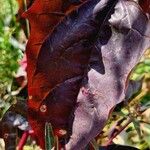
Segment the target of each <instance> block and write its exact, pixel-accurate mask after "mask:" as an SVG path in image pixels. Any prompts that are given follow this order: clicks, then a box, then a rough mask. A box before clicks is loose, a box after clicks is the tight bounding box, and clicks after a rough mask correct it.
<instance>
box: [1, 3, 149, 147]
mask: <svg viewBox="0 0 150 150" xmlns="http://www.w3.org/2000/svg"><path fill="white" fill-rule="evenodd" d="M17 12H18V4H17V1H16V0H0V119H2V117H3V115H4V114H5V112H6V111H7V110H8V108H9V107H10V106H11V105H12V104H14V103H16V101H17V100H18V99H20V100H24V97H20V96H18V93H19V92H18V90H19V85H18V84H16V83H15V78H16V76H17V74H18V68H19V65H20V60H21V59H22V58H23V55H24V51H25V44H26V42H27V39H26V36H25V34H24V31H23V30H22V29H21V25H20V23H19V21H18V20H17ZM131 79H133V80H138V81H137V82H138V83H140V84H141V85H142V87H141V89H140V88H139V91H138V92H136V94H135V95H133V96H132V98H130V101H129V102H127V103H126V104H123V105H119V106H118V107H117V108H116V109H115V111H114V112H113V114H112V116H111V117H110V119H109V121H108V123H107V125H106V127H105V128H104V130H103V132H102V133H101V134H100V135H99V137H98V138H97V143H98V144H100V145H101V144H103V145H105V144H106V143H109V142H110V143H111V142H112V141H113V142H114V143H116V144H122V145H131V146H135V147H137V148H139V149H142V150H144V149H150V50H147V51H146V53H145V55H144V56H143V57H142V59H141V61H140V63H139V64H138V65H137V67H136V68H135V69H134V70H133V72H132V74H131ZM131 93H132V92H131ZM121 131H122V132H121ZM110 137H113V138H112V139H111V138H110ZM2 149H4V142H3V140H2V139H0V150H2ZM24 149H30V150H32V149H35V143H34V142H30V140H29V142H27V144H26V147H25V148H24Z"/></svg>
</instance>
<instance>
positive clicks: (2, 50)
mask: <svg viewBox="0 0 150 150" xmlns="http://www.w3.org/2000/svg"><path fill="white" fill-rule="evenodd" d="M17 9H18V5H17V2H16V0H0V117H1V116H2V114H3V113H4V112H5V111H6V110H7V109H8V107H9V106H10V103H12V102H13V101H14V97H13V96H12V95H11V91H12V90H13V89H12V81H13V78H14V74H15V73H16V71H17V69H18V66H19V64H18V62H19V60H20V58H21V57H22V52H21V50H20V49H19V48H18V46H17V42H16V41H19V38H20V37H19V35H20V30H21V29H20V25H19V23H18V22H17V21H16V17H15V16H16V13H17ZM6 95H7V96H6Z"/></svg>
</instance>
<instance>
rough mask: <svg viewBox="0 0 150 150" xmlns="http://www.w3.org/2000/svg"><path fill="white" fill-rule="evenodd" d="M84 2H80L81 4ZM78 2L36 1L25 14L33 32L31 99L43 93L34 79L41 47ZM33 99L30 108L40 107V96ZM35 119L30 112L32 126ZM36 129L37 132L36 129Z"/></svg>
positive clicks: (30, 45)
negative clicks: (34, 84)
mask: <svg viewBox="0 0 150 150" xmlns="http://www.w3.org/2000/svg"><path fill="white" fill-rule="evenodd" d="M83 1H84V0H83ZM83 1H80V3H81V2H83ZM20 2H22V1H20ZM27 2H28V1H27ZM76 2H77V1H71V0H35V1H34V2H33V4H32V5H31V7H29V9H28V10H27V11H26V12H25V13H24V14H23V16H24V17H26V18H28V19H29V22H30V30H31V34H30V37H29V39H28V43H27V47H26V54H27V65H28V67H27V76H28V89H29V90H28V93H29V98H32V97H33V96H32V95H34V92H37V93H38V94H39V93H40V92H41V91H39V90H38V88H36V89H34V87H33V78H34V76H33V74H34V71H35V65H36V61H37V56H38V53H39V50H40V48H41V45H42V43H43V41H44V39H45V37H46V36H47V35H48V34H50V33H51V32H52V31H53V29H54V27H55V26H56V25H57V24H58V23H59V22H60V20H62V18H64V16H65V15H66V14H68V13H69V12H70V11H72V10H73V9H75V8H77V7H78V5H77V3H76ZM80 3H79V4H80ZM27 5H28V3H27ZM20 6H21V8H20V12H22V7H23V4H22V3H20ZM38 82H39V83H40V82H42V81H40V79H39V81H38ZM78 89H79V88H78ZM41 94H43V93H41ZM33 98H34V99H33V100H32V99H30V100H29V102H28V105H29V107H35V106H36V105H39V103H41V102H42V100H43V99H40V102H39V101H38V99H39V98H38V95H36V97H33ZM36 100H37V101H36ZM35 116H37V114H35ZM33 118H34V117H33ZM33 118H32V117H31V116H30V111H29V121H30V124H31V126H32V119H33ZM33 122H34V121H33ZM33 124H35V123H33ZM32 127H33V126H32ZM33 128H34V127H33ZM40 128H41V127H40V124H39V128H38V130H40ZM34 129H35V130H36V128H34ZM35 133H36V132H35ZM39 133H40V131H39ZM42 144H43V141H42ZM42 144H41V145H42Z"/></svg>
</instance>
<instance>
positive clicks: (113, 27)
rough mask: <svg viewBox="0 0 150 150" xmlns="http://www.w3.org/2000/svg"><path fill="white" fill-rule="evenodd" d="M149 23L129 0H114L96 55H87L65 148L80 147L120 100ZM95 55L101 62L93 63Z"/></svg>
mask: <svg viewBox="0 0 150 150" xmlns="http://www.w3.org/2000/svg"><path fill="white" fill-rule="evenodd" d="M101 2H102V1H101ZM101 2H100V3H101ZM98 6H99V7H100V6H101V5H98ZM149 26H150V24H149V21H148V18H147V17H146V15H145V14H144V13H143V12H142V11H141V9H140V8H139V6H138V5H137V3H135V2H132V1H122V0H120V1H118V3H117V4H116V6H115V11H114V13H113V14H112V15H111V18H110V19H109V20H105V23H103V27H102V28H101V31H100V33H99V39H98V40H97V43H96V44H95V49H93V51H95V52H96V53H97V55H91V60H92V62H91V64H92V65H91V69H90V71H89V72H88V75H87V78H85V80H86V82H85V83H83V86H82V88H81V89H80V93H79V95H78V100H77V105H76V110H75V113H74V114H75V117H74V122H73V129H72V135H71V138H70V140H69V142H68V144H67V145H66V147H67V149H71V150H76V149H83V148H84V147H85V145H87V143H88V142H89V141H90V140H91V139H93V138H94V137H95V136H96V135H97V134H98V133H100V131H101V130H102V129H103V127H104V125H105V123H106V121H107V119H108V116H109V113H110V110H112V109H113V107H114V106H115V105H116V104H118V103H119V102H121V101H122V100H124V98H125V93H126V91H125V89H126V86H127V85H126V83H127V80H128V75H129V73H130V72H131V70H132V69H133V67H134V66H135V65H136V64H137V63H138V61H139V59H140V58H141V56H142V54H143V53H144V51H145V50H146V49H147V48H148V47H149V46H150V37H149V35H150V28H149ZM108 36H109V37H108ZM93 53H94V52H93ZM98 54H99V55H98ZM96 56H97V59H96V58H95V57H96ZM99 56H101V58H102V61H101V65H97V64H98V63H99V62H98V57H99ZM93 60H96V61H97V62H94V63H93Z"/></svg>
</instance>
